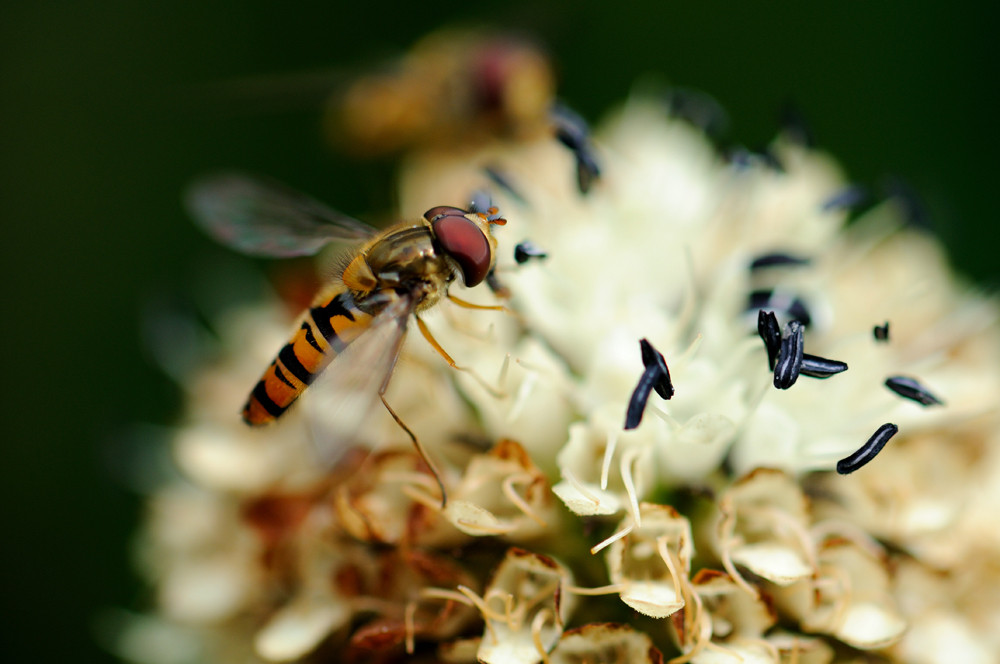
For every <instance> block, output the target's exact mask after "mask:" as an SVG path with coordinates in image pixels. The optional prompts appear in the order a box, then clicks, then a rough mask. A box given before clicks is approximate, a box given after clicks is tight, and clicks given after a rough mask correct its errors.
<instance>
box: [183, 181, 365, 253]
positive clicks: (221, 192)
mask: <svg viewBox="0 0 1000 664" xmlns="http://www.w3.org/2000/svg"><path fill="white" fill-rule="evenodd" d="M184 203H185V207H186V208H187V210H188V212H189V213H190V214H191V216H192V217H194V220H195V221H196V222H197V224H198V225H199V226H200V227H201V228H202V229H203V230H204V231H205V232H206V233H208V234H209V235H210V236H212V237H213V238H215V239H216V240H218V241H219V242H221V243H222V244H224V245H226V246H227V247H230V248H232V249H236V250H237V251H241V252H243V253H245V254H249V255H251V256H270V257H275V258H280V257H288V256H310V255H312V254H315V253H316V252H318V251H319V250H320V249H321V248H323V246H325V245H326V244H328V243H329V242H333V241H335V240H363V239H367V238H369V237H371V236H372V235H373V234H374V233H375V229H373V228H372V227H371V226H368V225H367V224H365V223H363V222H360V221H358V220H357V219H354V218H352V217H348V216H346V215H343V214H340V213H339V212H335V211H334V210H331V209H330V208H328V207H327V206H325V205H323V204H322V203H320V202H318V201H316V200H313V199H312V198H309V197H308V196H306V195H304V194H300V193H298V192H296V191H294V190H292V189H290V188H288V187H286V186H284V185H282V184H279V183H277V182H274V181H271V180H266V179H263V178H256V177H253V176H249V175H244V174H240V173H218V174H215V175H210V176H207V177H205V178H202V179H200V180H197V181H196V182H194V183H193V184H192V185H191V186H190V187H189V188H188V189H187V191H186V192H185V194H184Z"/></svg>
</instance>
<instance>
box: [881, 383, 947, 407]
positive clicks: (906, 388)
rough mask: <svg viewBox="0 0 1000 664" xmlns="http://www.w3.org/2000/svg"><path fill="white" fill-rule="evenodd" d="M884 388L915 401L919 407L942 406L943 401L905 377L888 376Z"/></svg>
mask: <svg viewBox="0 0 1000 664" xmlns="http://www.w3.org/2000/svg"><path fill="white" fill-rule="evenodd" d="M885 386H886V387H888V388H889V389H890V390H892V391H893V392H895V393H896V394H898V395H899V396H901V397H903V398H904V399H910V400H911V401H916V402H917V403H918V404H920V405H921V406H934V405H942V404H944V402H943V401H941V400H940V399H938V398H937V397H936V396H934V395H933V394H931V393H930V392H928V391H927V388H926V387H924V386H923V385H921V384H920V383H918V382H917V381H916V380H915V379H913V378H907V377H906V376H890V377H888V378H886V379H885Z"/></svg>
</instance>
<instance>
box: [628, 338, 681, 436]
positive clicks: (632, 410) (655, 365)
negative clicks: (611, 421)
mask: <svg viewBox="0 0 1000 664" xmlns="http://www.w3.org/2000/svg"><path fill="white" fill-rule="evenodd" d="M639 349H640V350H641V351H642V363H643V365H644V366H645V367H646V370H645V371H643V372H642V376H640V377H639V384H638V385H636V386H635V390H634V391H633V392H632V397H631V398H630V399H629V402H628V410H627V412H626V413H625V430H626V431H628V430H630V429H634V428H636V427H637V426H639V423H640V422H642V414H643V411H645V409H646V402H647V401H648V400H649V393H650V392H652V391H653V390H656V393H657V394H659V395H660V396H661V397H662V398H664V399H669V398H670V397H672V396H674V386H673V384H671V382H670V370H669V369H668V368H667V362H666V360H664V359H663V355H661V354H660V352H659V351H658V350H656V349H655V348H653V345H652V344H650V343H649V341H647V340H646V339H640V340H639Z"/></svg>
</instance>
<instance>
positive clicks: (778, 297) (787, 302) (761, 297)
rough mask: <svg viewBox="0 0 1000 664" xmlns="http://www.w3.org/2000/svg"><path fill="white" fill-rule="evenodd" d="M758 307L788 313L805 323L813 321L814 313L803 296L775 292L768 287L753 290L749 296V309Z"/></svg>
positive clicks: (790, 316)
mask: <svg viewBox="0 0 1000 664" xmlns="http://www.w3.org/2000/svg"><path fill="white" fill-rule="evenodd" d="M757 309H769V310H772V311H780V312H782V313H785V314H788V316H789V318H792V319H794V320H797V321H799V322H800V323H802V324H803V325H809V324H810V323H812V313H811V312H810V311H809V307H807V306H806V303H805V302H804V301H803V300H802V298H800V297H794V296H790V295H789V294H788V293H784V292H781V291H779V292H778V293H775V292H774V291H772V290H770V289H766V288H765V289H761V290H755V291H751V292H750V295H749V296H748V297H747V311H754V310H757Z"/></svg>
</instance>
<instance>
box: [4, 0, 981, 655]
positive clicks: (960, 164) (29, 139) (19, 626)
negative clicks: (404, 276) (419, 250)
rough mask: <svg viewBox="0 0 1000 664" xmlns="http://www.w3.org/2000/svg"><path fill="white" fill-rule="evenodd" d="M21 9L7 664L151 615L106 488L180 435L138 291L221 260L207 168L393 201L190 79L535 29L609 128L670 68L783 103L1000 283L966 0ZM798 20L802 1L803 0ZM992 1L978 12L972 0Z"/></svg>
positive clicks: (306, 126) (755, 113) (183, 292)
mask: <svg viewBox="0 0 1000 664" xmlns="http://www.w3.org/2000/svg"><path fill="white" fill-rule="evenodd" d="M361 4H362V3H354V4H351V5H347V4H342V3H336V2H329V1H327V2H312V3H304V4H302V5H300V6H299V7H298V8H290V7H288V6H286V4H285V3H280V6H279V3H266V2H261V1H254V2H245V3H239V2H206V3H195V2H191V3H177V2H163V3H153V2H146V3H137V2H126V1H118V2H92V3H86V2H31V3H29V2H21V3H17V4H16V5H14V6H10V3H7V6H5V7H4V9H3V10H2V17H0V68H2V71H0V86H2V87H0V105H2V106H0V155H2V157H0V159H2V162H0V163H2V181H0V202H2V206H0V211H2V215H3V229H4V241H3V243H2V246H3V250H4V261H3V266H4V275H5V276H4V282H5V283H4V286H5V288H4V292H3V297H4V304H5V306H4V307H3V312H4V314H3V329H4V349H5V351H6V358H5V359H6V360H7V361H6V362H5V363H4V378H3V381H2V383H3V386H4V392H3V401H2V403H3V404H4V406H5V409H6V419H7V420H8V421H10V422H13V425H14V426H13V430H10V429H8V430H7V432H8V433H6V434H5V435H4V436H3V457H2V468H3V470H2V474H0V486H2V489H3V493H2V497H0V498H2V509H3V523H4V525H5V527H4V530H3V532H4V535H3V538H2V540H0V543H2V544H0V546H2V550H3V560H2V564H0V573H2V587H0V597H2V600H0V601H2V606H3V611H2V615H0V658H3V659H4V660H5V661H18V662H20V661H33V662H51V661H74V662H89V661H109V660H111V657H110V656H109V655H107V654H104V653H103V652H102V651H101V650H100V649H99V647H98V646H97V645H96V644H95V643H94V640H93V638H92V637H91V636H90V633H91V625H92V622H93V616H94V614H95V612H97V611H98V610H100V609H102V608H106V607H112V606H127V607H139V606H142V604H143V602H144V601H145V600H146V593H145V592H144V591H143V590H141V588H140V587H139V586H138V584H137V583H136V582H135V580H134V579H133V578H132V576H131V574H130V572H129V562H128V558H127V554H126V542H127V538H128V537H129V534H130V532H132V530H133V528H134V526H135V523H136V520H137V518H138V515H139V513H140V504H139V501H138V500H137V499H136V498H135V497H134V495H132V494H130V493H129V492H128V491H127V490H126V489H125V488H124V487H123V486H122V485H121V484H120V483H118V482H117V481H116V480H114V479H113V472H112V471H111V470H109V468H110V469H113V468H114V466H115V465H116V464H115V460H116V459H118V458H119V455H120V454H122V451H121V448H120V447H116V445H115V441H117V440H119V439H120V438H121V436H122V434H123V432H124V431H126V429H127V428H128V426H129V425H130V424H131V423H134V422H145V423H154V424H157V423H168V422H169V421H170V420H171V418H172V416H173V415H174V414H175V412H176V409H177V406H178V395H177V390H176V388H175V387H174V386H173V385H172V384H171V383H170V382H169V380H168V379H166V378H165V377H163V376H162V374H161V373H160V372H159V371H158V369H157V368H156V367H155V366H154V364H153V363H152V362H151V361H150V360H149V359H148V357H147V354H145V353H144V351H143V349H142V345H141V342H140V334H139V319H140V310H141V308H142V305H143V302H144V301H146V300H148V299H149V298H150V297H151V296H152V294H159V293H163V292H169V293H173V294H177V295H178V296H179V297H180V298H181V299H183V298H186V297H190V296H191V293H193V292H194V290H195V289H194V287H193V281H194V278H193V277H192V276H191V273H192V271H193V270H194V269H195V267H196V266H197V265H200V264H201V263H202V261H204V260H206V258H211V257H215V256H219V255H222V254H221V252H218V250H217V249H215V248H214V247H212V246H211V245H210V243H209V242H208V241H207V240H204V239H203V238H201V237H200V236H199V235H198V234H197V232H196V231H195V230H193V229H192V228H191V227H190V225H189V224H188V223H187V222H186V220H185V219H184V217H183V215H182V213H181V210H180V206H179V202H178V192H179V191H180V189H181V187H182V186H183V184H184V183H185V182H186V181H187V180H189V179H190V178H191V177H192V176H194V175H196V174H198V173H200V172H202V171H204V170H206V169H210V168H216V167H222V166H231V167H239V168H244V169H249V170H254V171H259V172H265V173H269V174H272V175H274V176H277V177H279V178H281V179H283V180H286V181H289V182H291V183H293V184H295V185H296V186H298V187H300V188H302V189H305V190H307V191H310V192H312V193H314V194H315V195H317V196H318V197H320V198H322V199H325V200H328V201H330V202H333V203H336V204H337V205H338V206H339V207H341V208H342V209H344V210H346V211H348V212H352V213H357V214H364V213H365V212H366V211H368V210H375V209H379V208H385V207H387V206H386V202H387V201H388V200H389V199H388V198H387V197H388V195H389V192H388V184H389V182H390V180H389V177H388V173H389V169H388V167H386V166H385V165H384V164H383V165H373V164H368V165H364V166H361V167H358V166H356V165H349V164H346V163H345V161H344V160H343V159H342V158H339V157H337V156H336V155H335V154H333V153H331V152H330V151H328V150H327V149H326V148H325V147H324V146H323V145H322V144H321V142H320V139H319V136H318V131H317V120H318V114H317V112H316V110H315V109H312V108H310V107H309V106H308V105H306V106H304V107H302V108H299V109H297V110H287V109H286V110H279V111H277V112H271V113H261V112H256V111H260V110H261V109H260V108H257V109H256V111H254V112H252V111H253V109H242V110H241V109H240V108H239V107H236V108H227V107H226V105H222V106H219V105H213V104H207V103H203V102H202V101H200V100H199V99H200V98H198V96H197V95H193V94H192V92H191V90H192V86H193V85H194V84H196V83H199V82H204V81H212V80H225V79H229V78H232V77H239V76H251V75H260V74H280V73H290V72H291V73H294V72H303V71H308V70H315V69H317V68H326V67H341V68H346V69H347V70H348V71H349V70H350V69H351V68H352V67H354V66H358V65H361V64H364V63H366V62H372V61H375V60H377V59H378V58H379V57H383V56H386V55H390V54H392V53H396V52H398V51H400V50H402V49H404V48H405V47H407V45H409V44H410V43H412V41H413V40H415V39H416V38H417V37H419V36H420V35H421V34H423V33H424V32H426V31H428V30H430V29H433V28H435V27H438V26H440V25H442V24H445V23H454V22H460V21H470V20H471V21H477V22H492V23H493V24H495V25H500V26H504V25H507V26H517V27H521V28H526V29H528V30H531V31H533V32H535V33H536V34H538V35H539V36H541V37H542V38H543V39H544V40H545V41H546V42H547V43H548V44H549V45H550V47H551V50H552V53H553V54H554V56H555V57H556V59H557V60H558V62H559V64H560V73H561V93H562V96H563V97H564V98H565V99H566V100H567V101H568V102H569V103H570V104H571V105H572V106H574V107H576V108H577V109H579V110H580V111H581V112H582V113H583V114H584V115H586V116H588V117H590V118H591V119H594V118H596V117H598V115H599V114H600V113H601V111H602V110H604V109H606V108H607V107H608V106H609V105H611V104H613V103H614V102H616V101H617V100H620V99H621V98H622V97H623V95H624V94H625V93H626V92H627V91H628V90H629V87H630V84H631V83H632V82H633V80H634V79H636V77H638V76H639V75H641V74H644V73H647V72H659V73H661V74H663V75H664V76H665V78H666V79H667V80H669V81H672V82H674V83H677V84H679V85H684V86H690V87H697V88H701V89H704V90H706V91H708V92H710V93H712V94H713V95H715V96H716V97H717V98H718V100H719V101H720V102H721V103H722V104H723V105H724V106H726V107H727V108H728V110H729V111H730V113H731V116H732V120H733V128H732V137H733V138H735V139H737V140H739V141H740V142H742V143H745V144H747V145H751V146H753V145H759V144H762V143H763V142H764V141H766V140H767V139H768V138H769V137H770V136H771V135H772V133H773V131H774V129H775V119H776V116H777V109H778V108H779V107H780V106H781V105H782V104H783V103H784V102H785V101H787V100H794V101H795V102H796V104H797V105H798V106H799V108H801V109H802V111H803V113H804V115H805V116H806V117H807V118H808V119H809V121H810V123H811V125H812V127H813V129H814V132H815V134H816V136H817V139H818V142H819V144H820V145H821V146H822V147H824V148H828V149H830V150H831V151H833V152H834V153H835V154H836V155H838V156H839V157H840V158H841V159H842V161H843V163H844V165H845V166H846V168H847V170H848V172H849V173H850V174H851V176H852V177H853V178H855V179H857V180H859V181H867V182H871V181H877V180H878V179H879V178H880V177H882V176H883V175H884V174H886V173H896V174H899V175H901V176H903V177H905V178H906V179H907V180H908V181H909V182H910V183H911V185H912V186H913V187H914V188H915V189H916V190H917V191H918V192H920V193H921V194H922V196H923V197H924V198H925V200H926V202H927V204H928V209H929V212H930V219H931V222H932V224H933V225H934V226H935V228H936V229H937V231H938V232H939V234H940V235H941V236H942V237H943V238H944V240H945V241H946V243H947V244H948V246H949V248H950V249H951V251H952V254H953V256H954V257H955V260H956V262H957V263H958V264H959V266H960V268H961V269H962V270H963V271H964V272H966V273H967V274H969V275H973V276H974V277H976V278H977V279H979V280H980V281H981V282H986V283H993V284H995V283H997V280H998V277H1000V268H998V261H997V260H996V259H995V258H994V256H995V253H996V245H997V239H998V233H997V230H996V229H997V218H996V215H995V207H996V203H995V201H996V193H995V187H996V176H997V167H996V162H997V158H998V155H1000V150H998V147H1000V146H998V139H997V131H996V118H997V113H998V111H1000V106H998V103H997V98H996V91H997V71H996V70H997V56H996V48H995V40H996V28H995V26H996V23H995V21H992V20H990V19H991V17H988V16H985V15H983V14H981V13H980V12H977V11H975V10H974V9H972V8H964V9H963V8H960V7H959V5H958V3H939V2H910V3H905V4H904V3H893V4H891V5H890V4H889V3H847V2H837V3H821V4H817V3H759V4H758V3H735V2H733V3H723V2H718V3H715V2H699V3H689V4H688V5H686V6H684V7H679V8H674V7H670V8H667V7H665V5H667V4H668V3H658V2H643V3H635V4H632V3H624V2H601V3H598V2H575V3H566V4H565V5H558V4H544V5H541V8H535V7H532V6H531V5H532V4H534V3H530V4H529V3H520V2H514V3H510V2H508V3H498V4H493V5H485V4H472V3H456V4H454V5H448V4H445V3H441V2H419V3H417V2H413V3H408V4H407V5H405V6H402V5H399V4H398V3H381V2H369V3H367V4H365V5H364V6H363V7H362V6H361ZM799 4H801V5H808V7H805V6H799ZM983 6H984V7H985V6H986V5H985V4H984V5H983Z"/></svg>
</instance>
